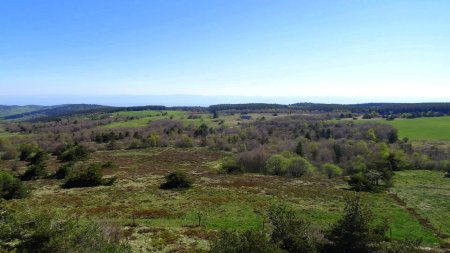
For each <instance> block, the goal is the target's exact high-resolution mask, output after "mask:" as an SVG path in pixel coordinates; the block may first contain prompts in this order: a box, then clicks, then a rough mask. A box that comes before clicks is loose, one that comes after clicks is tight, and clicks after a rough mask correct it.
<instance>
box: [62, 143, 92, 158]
mask: <svg viewBox="0 0 450 253" xmlns="http://www.w3.org/2000/svg"><path fill="white" fill-rule="evenodd" d="M89 153H90V152H89V150H88V148H86V147H84V146H81V145H78V144H75V145H67V146H66V147H65V148H64V149H63V150H61V152H60V153H59V154H58V159H59V160H61V161H62V162H71V161H72V162H75V161H84V160H86V159H88V157H89Z"/></svg>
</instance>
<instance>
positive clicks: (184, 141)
mask: <svg viewBox="0 0 450 253" xmlns="http://www.w3.org/2000/svg"><path fill="white" fill-rule="evenodd" d="M175 146H176V147H177V148H191V147H193V146H194V140H193V139H192V137H190V136H189V135H183V136H181V138H180V139H178V140H177V141H176V143H175Z"/></svg>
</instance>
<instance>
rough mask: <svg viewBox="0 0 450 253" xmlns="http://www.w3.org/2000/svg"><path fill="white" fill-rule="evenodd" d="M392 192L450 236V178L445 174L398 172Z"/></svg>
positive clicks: (436, 172) (416, 171)
mask: <svg viewBox="0 0 450 253" xmlns="http://www.w3.org/2000/svg"><path fill="white" fill-rule="evenodd" d="M392 191H393V192H395V193H396V194H397V195H398V196H399V197H400V198H401V199H403V200H404V201H405V202H406V204H407V205H408V207H412V208H413V209H414V210H416V212H417V213H419V214H420V215H421V216H422V217H424V218H426V219H428V220H429V221H430V223H431V224H432V225H433V227H434V228H436V229H437V230H440V231H441V233H444V234H446V235H450V201H449V200H450V178H445V177H444V173H443V172H439V171H429V170H410V171H399V172H396V174H395V177H394V187H393V188H392Z"/></svg>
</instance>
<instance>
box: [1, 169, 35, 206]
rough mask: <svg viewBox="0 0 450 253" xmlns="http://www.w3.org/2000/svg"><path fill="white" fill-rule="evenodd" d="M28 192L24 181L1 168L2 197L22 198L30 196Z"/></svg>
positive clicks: (7, 198)
mask: <svg viewBox="0 0 450 253" xmlns="http://www.w3.org/2000/svg"><path fill="white" fill-rule="evenodd" d="M28 193H29V192H28V190H27V188H26V187H25V185H23V183H22V181H20V180H19V179H18V178H16V177H14V176H13V175H12V174H11V173H9V172H6V171H3V170H0V199H6V200H9V199H14V198H17V199H20V198H24V197H26V196H28Z"/></svg>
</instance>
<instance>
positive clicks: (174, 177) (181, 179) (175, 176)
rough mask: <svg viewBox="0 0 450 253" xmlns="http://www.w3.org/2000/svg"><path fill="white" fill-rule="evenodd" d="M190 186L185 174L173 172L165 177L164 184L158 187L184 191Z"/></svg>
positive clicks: (190, 182)
mask: <svg viewBox="0 0 450 253" xmlns="http://www.w3.org/2000/svg"><path fill="white" fill-rule="evenodd" d="M191 186H192V181H191V180H190V179H189V178H188V177H187V175H186V173H184V172H181V171H175V172H172V173H170V174H169V175H167V176H166V182H164V183H163V184H161V185H160V188H161V189H186V188H190V187H191Z"/></svg>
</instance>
